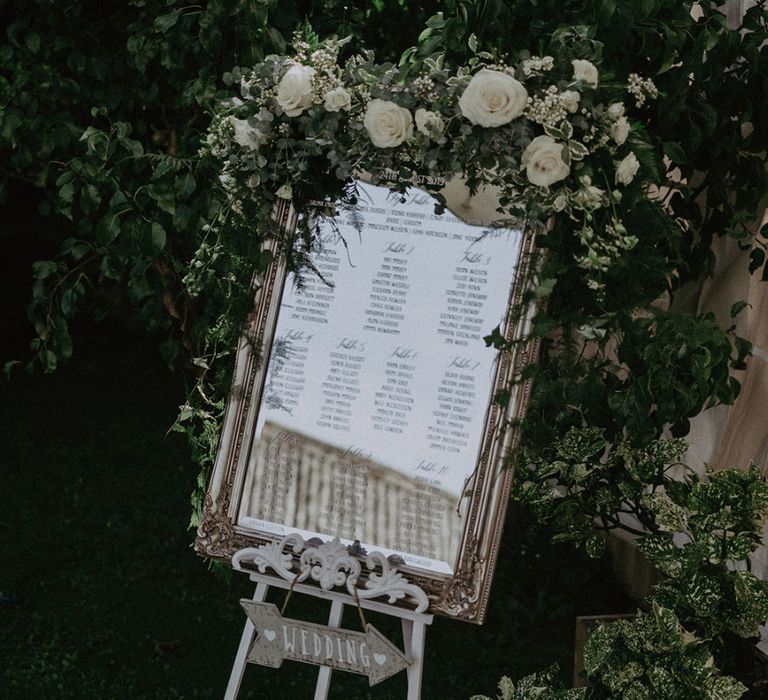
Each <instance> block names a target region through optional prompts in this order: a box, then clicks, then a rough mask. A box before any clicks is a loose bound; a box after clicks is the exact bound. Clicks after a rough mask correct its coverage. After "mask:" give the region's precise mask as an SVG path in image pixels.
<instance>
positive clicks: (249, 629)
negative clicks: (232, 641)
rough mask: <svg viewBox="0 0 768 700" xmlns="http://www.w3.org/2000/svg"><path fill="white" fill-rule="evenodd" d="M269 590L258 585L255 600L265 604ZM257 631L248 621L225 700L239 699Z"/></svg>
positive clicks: (260, 584)
mask: <svg viewBox="0 0 768 700" xmlns="http://www.w3.org/2000/svg"><path fill="white" fill-rule="evenodd" d="M268 589H269V586H268V585H267V584H266V583H261V582H259V583H257V584H256V591H255V592H254V594H253V599H254V600H255V601H256V602H257V603H263V602H264V600H265V599H266V597H267V590H268ZM255 631H256V629H255V628H254V626H253V623H252V622H251V621H250V619H246V621H245V627H243V635H242V636H241V637H240V646H239V647H238V649H237V656H235V663H234V664H233V665H232V673H230V674H229V683H227V690H226V692H225V693H224V700H235V698H237V693H238V692H239V691H240V683H242V682H243V673H244V672H245V657H246V656H248V650H249V649H250V648H251V644H253V635H254V633H255Z"/></svg>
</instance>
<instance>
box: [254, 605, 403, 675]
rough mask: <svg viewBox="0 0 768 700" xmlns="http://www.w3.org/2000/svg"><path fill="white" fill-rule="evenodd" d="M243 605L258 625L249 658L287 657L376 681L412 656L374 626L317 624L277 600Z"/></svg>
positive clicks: (274, 661) (267, 662)
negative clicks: (284, 610) (283, 610)
mask: <svg viewBox="0 0 768 700" xmlns="http://www.w3.org/2000/svg"><path fill="white" fill-rule="evenodd" d="M240 604H241V605H242V606H243V608H244V609H245V612H246V614H247V615H248V617H249V618H250V620H251V622H253V625H254V627H255V628H256V633H257V637H256V641H254V643H253V646H251V649H250V651H249V652H248V659H247V660H248V661H249V662H250V663H253V664H259V665H261V666H271V667H273V668H278V667H279V666H280V665H281V664H282V663H283V659H290V660H293V661H301V662H303V663H305V664H314V665H316V666H329V667H331V668H333V669H336V670H338V671H351V672H352V673H359V674H361V675H363V676H368V682H369V683H370V684H371V685H375V684H376V683H379V682H380V681H383V680H384V679H385V678H389V676H393V675H394V674H395V673H398V672H399V671H402V670H403V669H405V668H407V667H408V660H407V659H406V658H405V656H404V655H403V652H401V651H400V650H399V649H398V648H397V647H396V646H394V644H392V642H390V641H389V640H388V639H387V638H386V637H385V636H384V635H383V634H382V633H381V632H379V631H378V630H377V629H376V628H375V627H374V626H373V625H366V628H365V632H352V631H351V630H345V629H340V628H337V627H328V626H327V625H316V624H314V623H312V622H304V621H303V620H292V619H290V618H287V617H283V616H282V615H280V612H279V611H278V609H277V607H276V606H275V605H273V604H272V603H257V602H255V601H253V600H248V599H242V600H241V601H240Z"/></svg>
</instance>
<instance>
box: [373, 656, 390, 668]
mask: <svg viewBox="0 0 768 700" xmlns="http://www.w3.org/2000/svg"><path fill="white" fill-rule="evenodd" d="M373 660H374V661H375V662H376V663H377V664H379V666H383V665H384V662H385V661H386V660H387V657H386V655H385V654H374V655H373Z"/></svg>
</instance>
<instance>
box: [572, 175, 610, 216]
mask: <svg viewBox="0 0 768 700" xmlns="http://www.w3.org/2000/svg"><path fill="white" fill-rule="evenodd" d="M582 184H583V185H584V186H583V187H582V188H581V189H580V190H579V191H578V192H577V193H576V194H575V195H574V196H573V201H574V202H575V203H576V205H577V206H578V207H580V208H581V209H584V210H586V211H592V210H593V209H599V208H600V207H601V206H603V202H604V200H605V190H601V189H600V188H599V187H595V186H594V185H593V184H592V181H591V180H590V179H589V178H585V180H584V182H583V183H582Z"/></svg>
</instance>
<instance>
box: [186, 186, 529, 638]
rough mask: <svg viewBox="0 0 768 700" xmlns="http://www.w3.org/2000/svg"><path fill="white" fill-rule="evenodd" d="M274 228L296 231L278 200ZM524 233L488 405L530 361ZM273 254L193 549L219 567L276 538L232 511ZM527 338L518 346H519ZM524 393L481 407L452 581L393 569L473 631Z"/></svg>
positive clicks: (273, 275) (269, 306)
mask: <svg viewBox="0 0 768 700" xmlns="http://www.w3.org/2000/svg"><path fill="white" fill-rule="evenodd" d="M275 220H276V222H277V223H278V225H279V226H280V227H281V230H291V228H293V227H295V226H296V215H295V213H294V212H293V210H292V209H291V207H290V205H289V203H288V202H286V201H284V200H280V204H279V205H278V207H277V209H276V211H275ZM523 233H524V235H523V240H522V244H521V251H520V258H519V264H518V268H517V270H516V275H515V279H514V282H513V284H512V290H511V294H510V299H509V303H508V306H507V317H506V323H505V336H506V338H507V339H508V340H515V341H518V342H515V343H514V344H513V346H512V347H513V350H512V351H511V352H504V353H502V354H501V355H500V356H499V360H498V362H497V363H496V370H495V375H494V381H493V387H494V390H493V395H494V396H495V395H496V394H497V393H498V392H499V391H501V390H506V389H508V388H509V386H510V382H511V380H512V378H513V377H515V376H519V374H520V372H521V370H522V368H523V367H525V366H526V365H527V364H529V363H530V362H531V361H532V360H534V359H535V355H536V352H537V346H538V343H537V341H536V340H535V339H533V338H530V337H529V336H530V327H531V318H532V315H533V307H532V305H528V307H527V308H523V306H522V302H523V293H524V292H525V290H526V289H528V288H529V287H530V285H531V282H532V278H533V272H534V270H533V267H534V265H533V250H534V245H533V240H534V231H533V230H532V228H531V227H528V226H524V227H523ZM273 252H274V253H275V255H276V257H275V259H274V261H273V262H272V263H271V264H270V266H269V268H268V269H267V271H266V273H265V275H264V277H263V278H262V279H261V280H260V284H259V285H258V288H257V291H256V295H255V305H254V309H253V311H252V312H251V314H250V315H249V317H248V319H247V322H246V329H247V330H246V333H244V335H243V337H242V338H241V340H240V342H239V344H238V348H237V356H236V361H235V369H234V375H233V381H232V390H231V395H230V399H229V402H228V405H227V409H226V413H225V416H224V422H223V427H222V432H221V437H220V441H219V446H218V451H217V456H216V463H215V466H214V469H213V473H212V475H211V478H210V482H209V485H208V491H207V493H206V496H205V500H204V504H203V514H202V519H201V522H200V526H199V528H198V531H197V537H196V539H195V550H196V551H197V552H198V553H199V554H201V555H202V556H205V557H211V558H215V559H220V560H225V561H231V559H232V556H233V555H234V554H235V553H236V552H237V551H238V550H241V549H244V548H246V547H257V546H260V545H264V544H268V543H274V542H277V541H278V540H280V539H281V537H280V536H277V535H272V534H267V533H259V532H256V531H254V530H251V529H246V528H243V527H241V526H238V525H237V509H238V504H239V500H240V495H241V493H242V490H243V485H244V480H245V473H246V466H247V459H248V454H249V452H250V449H251V445H252V442H253V439H254V434H255V426H256V420H257V415H256V414H257V413H258V407H259V405H260V403H261V396H262V391H263V388H264V381H265V378H266V369H267V368H266V362H263V361H262V359H263V358H268V357H269V353H270V350H271V347H272V343H273V340H274V331H275V327H276V324H277V314H278V307H279V304H280V298H281V296H282V290H283V287H284V284H285V281H286V277H287V269H286V265H285V261H284V259H283V258H282V257H277V251H276V249H275V248H273ZM526 338H528V340H526V341H525V342H519V341H522V340H524V339H526ZM529 394H530V381H525V382H522V383H521V382H518V383H515V384H514V386H513V387H512V393H511V395H510V397H509V401H508V402H507V404H506V406H505V407H502V406H501V405H499V404H498V403H495V402H494V401H493V400H491V402H490V405H489V406H488V407H487V412H486V419H485V430H484V433H483V439H482V443H481V449H480V452H479V455H480V456H479V459H478V462H477V465H476V471H475V474H474V478H473V481H474V484H473V489H472V495H471V497H470V500H469V505H468V511H467V517H466V521H465V526H464V531H463V535H462V538H461V543H460V545H459V551H458V556H457V560H456V565H455V569H454V574H453V575H444V574H433V573H432V572H429V573H428V572H425V571H424V570H423V569H421V570H420V569H416V568H412V567H407V566H400V567H399V569H400V570H401V571H402V572H403V573H404V574H405V576H407V578H408V579H409V580H410V581H411V582H413V583H415V584H416V585H418V586H420V587H421V588H422V589H424V591H425V592H426V593H427V595H428V597H429V609H428V612H429V613H435V614H440V615H444V616H448V617H453V618H457V619H461V620H465V621H468V622H474V623H477V624H482V622H483V619H484V616H485V613H486V609H487V606H488V599H489V595H490V587H491V580H492V576H493V570H494V567H495V564H496V558H497V556H498V549H499V543H500V540H501V534H502V529H503V525H504V517H505V514H506V508H507V502H508V500H509V492H510V487H511V484H512V478H513V469H511V468H508V467H509V464H508V457H509V455H510V454H511V453H513V452H514V450H515V449H516V447H517V444H518V441H519V430H518V429H517V428H514V427H510V421H514V420H515V419H519V418H522V417H523V415H524V413H525V410H526V407H527V404H528V399H529Z"/></svg>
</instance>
